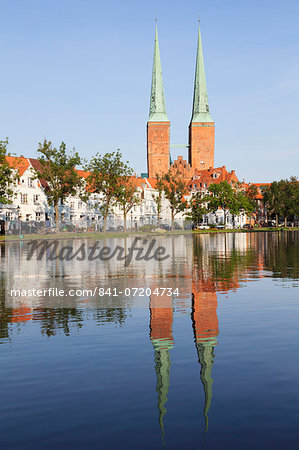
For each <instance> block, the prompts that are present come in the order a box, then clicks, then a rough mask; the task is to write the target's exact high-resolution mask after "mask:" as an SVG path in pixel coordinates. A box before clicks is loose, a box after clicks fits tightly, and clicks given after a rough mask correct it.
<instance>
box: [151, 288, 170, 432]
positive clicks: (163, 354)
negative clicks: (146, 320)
mask: <svg viewBox="0 0 299 450" xmlns="http://www.w3.org/2000/svg"><path fill="white" fill-rule="evenodd" d="M172 322H173V308H172V297H167V296H165V295H164V296H163V297H157V296H152V297H151V299H150V339H151V342H152V344H153V347H154V351H155V371H156V375H157V386H156V390H157V393H158V410H159V423H160V427H161V430H162V439H163V438H164V423H163V417H164V415H165V413H166V408H165V404H166V402H167V395H168V390H169V377H170V365H171V362H170V350H171V349H172V347H173V345H174V340H173V337H172Z"/></svg>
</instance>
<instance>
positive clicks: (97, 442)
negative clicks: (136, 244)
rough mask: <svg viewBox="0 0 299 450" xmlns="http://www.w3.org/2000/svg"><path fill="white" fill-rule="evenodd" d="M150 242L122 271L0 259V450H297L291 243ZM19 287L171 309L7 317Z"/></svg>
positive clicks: (6, 253)
mask: <svg viewBox="0 0 299 450" xmlns="http://www.w3.org/2000/svg"><path fill="white" fill-rule="evenodd" d="M157 239H158V241H159V244H160V245H163V246H165V247H166V249H167V253H168V254H169V255H170V257H169V258H168V259H167V260H166V261H164V262H163V263H161V262H155V261H150V262H144V261H140V262H138V263H137V262H136V261H133V262H132V264H131V265H130V266H129V267H124V264H123V262H121V261H120V262H118V261H112V260H111V261H108V262H106V263H103V262H101V263H100V262H99V261H69V262H67V261H63V262H58V261H46V260H41V261H38V260H37V258H36V257H35V258H33V259H32V260H31V261H30V262H28V261H27V260H26V256H27V254H28V251H29V249H28V245H27V244H26V242H23V243H12V242H11V243H6V246H4V245H2V246H0V252H1V269H0V270H1V272H0V276H1V279H0V283H1V284H0V289H1V299H0V317H1V325H0V344H1V345H0V358H1V359H0V361H1V366H0V367H1V369H0V399H1V401H0V448H1V449H2V448H3V449H10V448H17V449H50V448H51V449H52V448H56V449H77V448H78V449H81V448H88V449H93V448H97V449H98V448H103V449H110V448H111V449H123V448H134V449H135V448H138V449H139V448H165V447H167V448H171V449H176V448H178V449H181V448H190V449H193V448H194V449H197V448H205V449H218V448H219V449H220V448H221V449H223V448H224V449H252V448H255V449H256V448H258V449H259V448H261V449H267V448H269V449H270V448H271V449H293V448H294V449H295V448H299V326H298V319H299V290H298V286H299V281H298V279H299V233H298V232H277V233H276V232H273V233H246V234H227V235H225V234H218V235H198V236H168V237H166V236H161V237H159V238H157ZM131 242H132V239H129V238H127V239H111V240H106V241H105V245H109V246H112V247H113V246H115V245H121V246H124V247H126V248H128V247H130V245H131ZM82 243H85V244H86V245H91V241H90V240H89V241H84V240H76V241H66V242H64V241H61V242H60V243H59V245H60V246H63V245H72V246H79V245H80V244H82ZM20 284H21V285H22V288H24V289H29V288H30V287H38V288H44V287H50V286H51V287H55V286H56V287H60V288H61V287H63V288H65V289H66V290H68V289H80V288H93V287H94V286H99V287H102V288H104V289H107V288H109V287H114V288H116V289H117V290H118V291H119V292H120V291H122V292H124V289H126V288H130V289H132V288H133V287H143V288H150V289H151V290H152V292H153V291H154V290H155V289H156V288H159V287H161V286H162V287H163V286H164V287H171V288H172V289H173V290H174V289H175V288H177V289H178V291H179V295H171V296H167V295H166V294H164V295H162V296H160V298H159V297H157V296H154V295H149V296H135V297H133V296H132V295H131V296H130V295H129V296H122V295H119V297H118V298H112V297H110V296H109V295H104V296H103V297H101V298H97V297H94V298H89V299H86V298H84V297H80V296H79V297H78V298H75V299H74V300H73V304H69V303H68V302H67V301H66V299H64V300H63V299H62V300H59V302H60V303H59V305H57V303H55V301H56V302H57V299H54V300H55V301H52V303H51V302H50V303H49V301H50V300H51V299H47V300H45V299H43V298H39V299H35V300H33V299H32V298H23V299H22V300H21V301H17V300H10V302H9V303H8V301H7V297H6V298H5V292H7V290H8V289H12V288H16V287H18V286H20ZM148 292H149V291H148ZM64 301H65V304H64V303H63V302H64ZM8 306H9V307H8Z"/></svg>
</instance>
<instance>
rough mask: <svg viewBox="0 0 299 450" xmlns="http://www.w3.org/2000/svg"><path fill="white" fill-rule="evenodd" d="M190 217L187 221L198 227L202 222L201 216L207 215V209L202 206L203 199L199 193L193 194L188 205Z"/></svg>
mask: <svg viewBox="0 0 299 450" xmlns="http://www.w3.org/2000/svg"><path fill="white" fill-rule="evenodd" d="M189 208H190V215H189V216H188V219H190V220H192V222H193V223H194V224H195V225H196V226H198V225H199V223H200V222H201V221H202V218H203V215H204V214H206V213H207V209H206V207H205V206H204V198H203V197H202V195H201V193H200V192H197V193H196V194H194V195H193V196H192V198H191V200H190V203H189Z"/></svg>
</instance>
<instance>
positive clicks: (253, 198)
mask: <svg viewBox="0 0 299 450" xmlns="http://www.w3.org/2000/svg"><path fill="white" fill-rule="evenodd" d="M245 196H246V198H247V201H248V203H249V206H250V209H251V208H252V213H253V212H255V213H257V210H258V200H257V196H258V189H257V186H256V185H255V184H250V185H249V186H248V188H247V189H246V191H245ZM252 213H251V214H250V223H251V215H252Z"/></svg>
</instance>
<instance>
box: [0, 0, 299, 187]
mask: <svg viewBox="0 0 299 450" xmlns="http://www.w3.org/2000/svg"><path fill="white" fill-rule="evenodd" d="M155 13H157V15H158V31H159V42H160V52H161V59H162V70H163V77H164V88H165V99H166V108H167V113H168V116H169V119H170V120H171V143H172V144H186V143H187V139H188V125H189V121H190V117H191V108H192V94H193V81H194V69H195V57H196V44H197V32H198V16H199V14H200V17H201V32H202V40H203V47H204V57H205V65H206V77H207V87H208V95H209V103H210V111H211V115H212V117H213V119H214V120H215V126H216V147H215V164H216V165H217V166H220V165H226V167H227V168H228V169H229V170H231V169H235V170H236V173H237V175H238V177H239V179H240V180H242V179H243V178H245V179H246V180H247V181H256V182H262V181H272V180H273V179H281V178H287V177H290V176H291V175H299V174H298V167H299V126H298V119H299V117H298V104H299V60H298V55H299V27H298V16H299V2H298V1H297V0H296V1H295V0H289V1H288V2H285V1H282V0H276V1H275V0H272V1H268V0H259V1H258V0H250V1H246V0H242V1H237V0H231V1H229V0H227V1H225V2H224V1H223V0H209V1H207V2H203V1H200V2H199V1H192V0H186V1H185V2H182V1H176V0H171V1H170V0H160V1H157V0H152V1H151V2H144V1H143V2H142V1H140V0H139V1H135V0H127V1H126V2H123V1H113V0H111V1H110V2H108V1H100V0H59V1H58V0H0V14H1V29H0V53H1V71H0V105H1V108H0V130H1V133H0V139H3V138H5V137H6V136H8V137H9V141H10V146H9V150H10V151H11V152H13V153H16V154H18V155H21V154H23V155H25V156H36V155H37V152H36V149H37V147H38V142H40V141H41V140H43V139H44V138H47V139H49V140H52V142H53V143H54V144H55V145H59V144H60V142H61V140H64V141H65V142H66V144H67V145H68V146H69V147H75V148H76V150H77V151H78V152H79V153H80V154H81V155H82V156H85V157H86V158H89V157H91V156H92V155H93V154H95V153H96V152H101V153H105V152H108V151H109V152H110V151H113V150H116V149H117V148H120V149H121V151H122V153H123V154H124V157H125V158H126V159H128V160H129V161H130V163H131V165H132V167H133V168H134V169H135V170H136V171H137V172H144V171H146V122H147V118H148V109H149V97H150V84H151V70H152V59H153V50H154V17H155ZM178 154H183V155H184V156H185V157H186V158H187V151H186V149H185V150H184V149H182V150H175V151H174V152H173V157H176V156H177V155H178Z"/></svg>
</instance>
